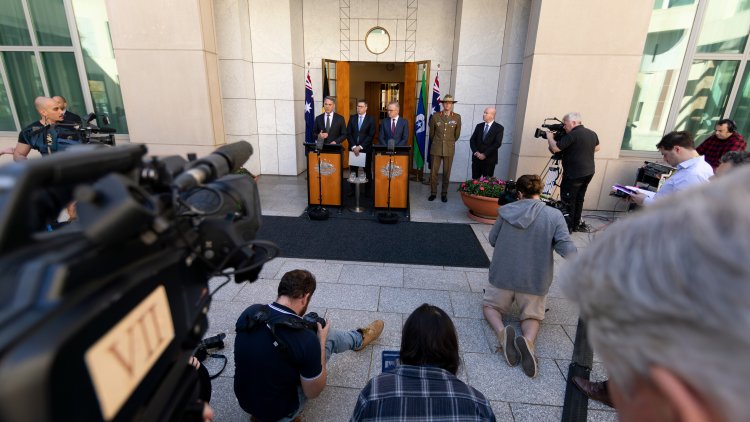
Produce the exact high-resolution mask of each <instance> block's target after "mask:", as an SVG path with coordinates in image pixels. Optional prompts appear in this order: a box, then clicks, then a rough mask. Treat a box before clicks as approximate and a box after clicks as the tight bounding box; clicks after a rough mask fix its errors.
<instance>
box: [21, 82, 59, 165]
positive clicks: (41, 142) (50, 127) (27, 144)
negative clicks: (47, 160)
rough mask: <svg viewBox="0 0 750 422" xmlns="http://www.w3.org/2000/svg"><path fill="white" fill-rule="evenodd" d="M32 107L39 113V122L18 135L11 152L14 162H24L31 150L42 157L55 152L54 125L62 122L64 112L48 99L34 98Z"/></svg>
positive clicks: (55, 137) (55, 130)
mask: <svg viewBox="0 0 750 422" xmlns="http://www.w3.org/2000/svg"><path fill="white" fill-rule="evenodd" d="M34 107H36V110H37V111H38V112H39V117H40V118H39V121H36V122H34V123H32V124H30V125H28V126H26V127H25V128H23V129H22V130H21V133H19V134H18V143H17V144H16V148H15V150H14V151H13V160H14V161H23V160H26V159H27V156H28V155H29V152H31V149H32V148H33V149H35V150H37V151H39V153H40V154H42V155H47V154H50V153H52V152H55V151H57V141H58V140H57V138H58V134H57V128H56V127H55V125H56V124H57V123H60V122H62V121H63V116H64V114H65V113H64V110H63V109H62V108H60V104H59V103H58V102H57V101H55V100H53V99H52V98H49V97H36V99H35V100H34Z"/></svg>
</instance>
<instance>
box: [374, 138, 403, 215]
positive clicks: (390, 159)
mask: <svg viewBox="0 0 750 422" xmlns="http://www.w3.org/2000/svg"><path fill="white" fill-rule="evenodd" d="M395 153H396V152H395V151H393V150H391V149H390V148H389V150H388V151H387V152H386V154H388V200H387V204H388V211H386V212H382V211H381V212H379V213H378V221H379V222H381V223H383V224H396V223H398V214H396V213H395V212H393V211H391V178H392V177H393V155H394V154H395Z"/></svg>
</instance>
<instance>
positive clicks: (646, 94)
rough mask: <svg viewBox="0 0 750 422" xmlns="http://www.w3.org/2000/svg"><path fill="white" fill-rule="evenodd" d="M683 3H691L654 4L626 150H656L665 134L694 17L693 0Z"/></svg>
mask: <svg viewBox="0 0 750 422" xmlns="http://www.w3.org/2000/svg"><path fill="white" fill-rule="evenodd" d="M683 3H688V4H687V5H681V4H680V5H673V4H672V2H668V3H667V2H664V1H662V0H657V1H656V3H655V5H654V7H655V10H654V11H653V13H652V14H651V22H650V24H649V33H648V36H647V37H646V44H645V46H644V47H643V58H642V59H641V69H640V72H639V73H638V77H637V79H636V85H635V90H634V92H633V99H632V101H631V103H630V112H629V113H628V120H627V122H626V126H625V129H624V131H623V140H622V149H623V150H639V151H655V150H656V144H657V143H658V142H659V139H661V137H662V135H663V134H664V131H665V129H666V125H667V118H668V116H669V111H670V106H671V103H672V98H673V97H674V93H675V88H676V87H677V79H678V78H679V75H680V67H681V66H682V61H683V59H684V57H685V51H686V50H687V42H688V38H689V37H690V29H691V28H692V26H693V19H694V17H695V10H696V5H695V4H693V3H694V2H683ZM657 5H661V6H662V7H661V8H658V9H657V8H656V6H657ZM665 7H667V8H665Z"/></svg>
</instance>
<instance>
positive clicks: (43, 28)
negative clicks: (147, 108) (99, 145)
mask: <svg viewBox="0 0 750 422" xmlns="http://www.w3.org/2000/svg"><path fill="white" fill-rule="evenodd" d="M74 8H75V17H74V19H73V15H74V13H73V10H74ZM71 25H72V27H71ZM107 25H108V23H107V15H106V9H105V5H104V2H103V1H102V0H3V7H2V8H0V131H5V132H18V131H20V130H21V129H22V128H23V127H25V126H26V125H28V124H30V123H32V122H34V121H36V120H38V119H39V115H38V113H37V112H36V110H35V109H34V99H35V98H36V97H38V96H53V95H62V96H63V97H65V98H66V99H67V100H68V109H69V110H70V111H72V112H74V113H77V114H79V115H81V116H83V115H84V114H87V112H94V113H96V114H97V118H98V122H97V123H98V124H99V125H103V121H102V120H101V117H102V116H104V115H107V116H108V117H109V119H110V121H111V126H112V127H114V128H115V129H117V133H123V134H124V133H128V132H127V121H126V120H125V112H124V108H123V103H122V94H121V92H120V84H119V79H118V76H117V69H116V67H115V62H114V56H113V54H112V43H111V41H110V37H109V30H108V27H107Z"/></svg>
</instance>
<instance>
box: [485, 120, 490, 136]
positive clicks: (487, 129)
mask: <svg viewBox="0 0 750 422" xmlns="http://www.w3.org/2000/svg"><path fill="white" fill-rule="evenodd" d="M489 131H490V125H489V124H487V123H485V124H484V138H487V132H489Z"/></svg>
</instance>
